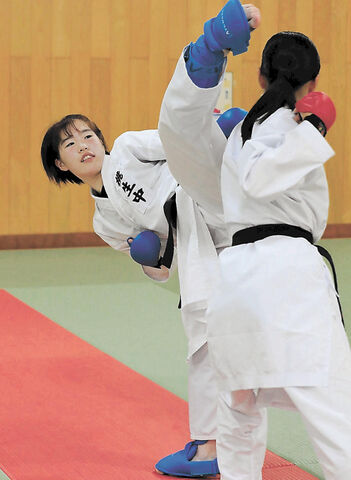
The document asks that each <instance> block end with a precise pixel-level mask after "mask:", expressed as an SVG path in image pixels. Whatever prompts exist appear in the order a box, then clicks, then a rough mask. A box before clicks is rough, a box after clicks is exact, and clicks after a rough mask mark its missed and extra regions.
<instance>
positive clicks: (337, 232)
mask: <svg viewBox="0 0 351 480" xmlns="http://www.w3.org/2000/svg"><path fill="white" fill-rule="evenodd" d="M323 238H351V223H334V224H330V225H327V228H326V229H325V232H324V235H323Z"/></svg>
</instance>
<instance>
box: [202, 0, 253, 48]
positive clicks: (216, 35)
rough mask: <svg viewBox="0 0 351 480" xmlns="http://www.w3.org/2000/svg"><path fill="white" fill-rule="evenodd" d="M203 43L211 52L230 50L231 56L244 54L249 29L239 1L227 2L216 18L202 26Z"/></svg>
mask: <svg viewBox="0 0 351 480" xmlns="http://www.w3.org/2000/svg"><path fill="white" fill-rule="evenodd" d="M204 33H205V41H206V43H207V45H208V47H209V48H210V50H212V51H219V50H225V49H227V50H231V51H232V53H233V55H240V54H241V53H244V52H246V50H247V48H248V46H249V41H250V27H249V23H248V21H247V18H246V15H245V12H244V9H243V7H242V6H241V3H240V1H239V0H229V2H227V3H226V4H225V5H224V7H223V8H222V10H221V11H220V12H219V14H218V15H217V17H215V18H211V19H210V20H208V21H207V22H206V23H205V25H204Z"/></svg>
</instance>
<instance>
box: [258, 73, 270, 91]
mask: <svg viewBox="0 0 351 480" xmlns="http://www.w3.org/2000/svg"><path fill="white" fill-rule="evenodd" d="M258 83H259V85H260V87H261V88H262V90H267V87H268V82H267V79H266V77H265V76H264V75H262V73H261V70H260V69H258Z"/></svg>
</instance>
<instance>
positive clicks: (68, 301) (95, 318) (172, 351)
mask: <svg viewBox="0 0 351 480" xmlns="http://www.w3.org/2000/svg"><path fill="white" fill-rule="evenodd" d="M321 243H322V244H323V245H324V246H325V247H326V248H328V249H329V251H330V252H331V253H332V255H333V257H334V260H335V264H336V267H337V271H338V279H339V285H340V293H341V299H342V304H343V310H344V316H345V321H346V324H347V329H348V331H349V332H350V326H351V325H350V323H351V295H350V292H351V240H344V239H341V240H325V241H323V242H321ZM0 266H1V268H0V288H4V289H6V290H7V291H8V292H10V293H12V294H13V295H15V296H16V297H17V298H19V299H21V300H23V301H24V302H25V303H27V304H28V305H30V306H32V307H33V308H35V309H36V310H38V311H40V312H42V313H43V314H44V315H46V316H48V317H49V318H51V319H52V320H54V321H55V322H57V323H58V324H60V325H62V326H63V327H65V328H67V329H68V330H70V331H71V332H73V333H75V334H76V335H78V336H80V337H81V338H83V339H84V340H86V341H88V342H89V343H91V344H93V345H94V346H96V347H98V348H100V349H101V350H103V351H104V352H106V353H108V354H110V355H111V356H113V357H115V358H117V359H118V360H120V361H122V362H123V363H125V364H126V365H128V366H130V367H131V368H133V369H134V370H136V371H138V372H139V373H141V374H143V375H145V376H146V377H148V378H150V379H152V380H154V381H155V382H157V383H158V384H160V385H162V386H163V387H165V388H167V389H168V390H170V391H172V392H174V393H175V394H177V395H179V396H180V397H182V398H184V399H187V366H186V360H185V358H186V339H185V336H184V333H183V329H182V324H181V319H180V315H179V312H178V310H177V304H178V299H179V293H178V285H177V278H176V276H174V277H173V278H172V279H171V280H170V281H169V282H167V283H164V284H158V283H155V282H152V281H150V280H149V279H148V278H147V277H146V276H145V275H143V274H142V272H141V269H140V267H139V266H138V265H136V264H134V263H133V262H132V261H131V260H130V259H129V258H128V257H127V256H126V255H123V254H120V253H117V252H115V251H114V250H112V249H111V248H108V247H107V248H77V249H52V250H17V251H15V250H13V251H0ZM268 447H269V449H270V450H272V451H273V452H275V453H277V454H278V455H281V456H282V457H284V458H286V459H287V460H290V461H292V462H294V463H296V464H297V465H298V466H299V467H301V468H303V469H305V470H307V471H309V472H311V473H312V474H314V475H316V476H318V477H319V478H322V475H321V470H320V468H319V466H318V464H317V460H316V458H315V455H314V453H313V451H312V447H311V446H310V442H309V440H308V438H307V435H306V432H305V429H304V427H303V425H302V422H301V420H300V417H299V415H298V414H297V413H294V412H284V411H280V410H272V411H270V414H269V441H268ZM179 448H181V446H179ZM155 460H157V459H155ZM5 479H6V477H4V479H3V478H2V477H1V476H0V480H5ZM6 480H7V479H6Z"/></svg>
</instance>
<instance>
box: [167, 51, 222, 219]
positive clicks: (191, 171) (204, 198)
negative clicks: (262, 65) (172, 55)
mask: <svg viewBox="0 0 351 480" xmlns="http://www.w3.org/2000/svg"><path fill="white" fill-rule="evenodd" d="M220 88H221V83H219V84H218V85H216V86H215V87H212V88H200V87H197V86H196V85H195V84H194V83H193V82H192V81H191V79H190V78H189V76H188V73H187V70H186V66H185V60H184V58H183V55H182V56H181V58H180V59H179V61H178V64H177V67H176V70H175V72H174V75H173V78H172V80H171V82H170V84H169V86H168V88H167V90H166V93H165V96H164V99H163V102H162V106H161V112H160V119H159V125H158V129H159V134H160V137H161V141H162V143H163V147H164V149H165V153H166V159H167V163H168V166H169V169H170V171H171V173H172V175H173V176H174V177H175V179H176V180H177V182H178V183H179V184H180V185H181V186H182V187H183V189H184V190H185V191H186V192H187V193H188V195H190V196H191V197H192V198H193V200H195V201H196V202H197V203H198V204H199V205H201V206H202V207H203V208H204V209H205V210H207V211H209V212H211V213H218V212H222V200H221V194H220V169H221V164H222V156H223V152H224V149H225V146H226V138H225V136H224V134H223V132H222V131H221V129H220V127H219V126H218V124H217V122H216V121H215V119H214V117H213V109H214V107H215V105H216V102H217V99H218V96H219V94H220Z"/></svg>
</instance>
